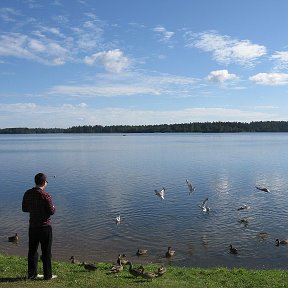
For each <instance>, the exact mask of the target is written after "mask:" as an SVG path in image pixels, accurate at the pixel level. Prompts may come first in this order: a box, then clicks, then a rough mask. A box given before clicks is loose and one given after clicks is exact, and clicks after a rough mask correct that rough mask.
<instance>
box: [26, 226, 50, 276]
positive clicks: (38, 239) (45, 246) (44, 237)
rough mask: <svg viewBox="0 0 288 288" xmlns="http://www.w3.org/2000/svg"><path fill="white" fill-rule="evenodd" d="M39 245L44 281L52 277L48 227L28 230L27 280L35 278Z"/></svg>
mask: <svg viewBox="0 0 288 288" xmlns="http://www.w3.org/2000/svg"><path fill="white" fill-rule="evenodd" d="M39 243H40V245H41V251H42V262H43V274H44V279H46V280H49V279H51V277H52V264H51V247H52V227H51V226H50V225H47V226H42V227H30V228H29V251H28V278H30V279H35V278H36V277H37V273H38V271H37V268H38V252H37V250H38V246H39Z"/></svg>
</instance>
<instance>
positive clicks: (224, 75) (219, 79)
mask: <svg viewBox="0 0 288 288" xmlns="http://www.w3.org/2000/svg"><path fill="white" fill-rule="evenodd" d="M237 79H238V77H237V76H236V75H235V74H231V73H229V72H228V70H215V71H211V72H210V73H209V75H208V76H207V80H208V81H210V82H214V83H224V82H226V81H231V80H237Z"/></svg>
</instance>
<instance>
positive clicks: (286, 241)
mask: <svg viewBox="0 0 288 288" xmlns="http://www.w3.org/2000/svg"><path fill="white" fill-rule="evenodd" d="M275 242H276V246H279V245H280V244H281V245H288V240H279V239H276V240H275Z"/></svg>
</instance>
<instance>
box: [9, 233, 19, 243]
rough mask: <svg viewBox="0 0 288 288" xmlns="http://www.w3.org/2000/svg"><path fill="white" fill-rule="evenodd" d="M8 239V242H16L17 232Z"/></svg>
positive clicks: (17, 238)
mask: <svg viewBox="0 0 288 288" xmlns="http://www.w3.org/2000/svg"><path fill="white" fill-rule="evenodd" d="M8 241H9V242H13V243H17V242H18V241H19V236H18V234H17V233H15V235H14V236H10V237H8Z"/></svg>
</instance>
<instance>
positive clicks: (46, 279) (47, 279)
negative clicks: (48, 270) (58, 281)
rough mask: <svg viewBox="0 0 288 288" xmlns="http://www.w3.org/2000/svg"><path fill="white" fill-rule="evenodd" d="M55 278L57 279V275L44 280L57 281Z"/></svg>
mask: <svg viewBox="0 0 288 288" xmlns="http://www.w3.org/2000/svg"><path fill="white" fill-rule="evenodd" d="M55 278H57V275H52V277H51V278H44V280H52V279H55Z"/></svg>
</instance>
